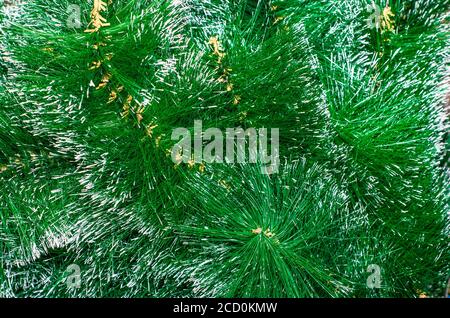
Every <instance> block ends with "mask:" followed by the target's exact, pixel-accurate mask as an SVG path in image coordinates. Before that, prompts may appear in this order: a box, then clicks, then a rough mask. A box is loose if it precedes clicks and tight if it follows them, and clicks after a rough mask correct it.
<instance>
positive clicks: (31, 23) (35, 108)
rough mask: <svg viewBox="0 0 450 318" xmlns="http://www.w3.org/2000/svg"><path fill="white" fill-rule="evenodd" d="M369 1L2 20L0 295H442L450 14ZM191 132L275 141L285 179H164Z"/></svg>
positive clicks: (216, 169)
mask: <svg viewBox="0 0 450 318" xmlns="http://www.w3.org/2000/svg"><path fill="white" fill-rule="evenodd" d="M370 3H372V1H364V0H326V1H325V0H316V1H310V0H278V1H277V0H274V1H262V0H260V1H257V0H227V1H224V0H204V1H203V0H186V1H185V0H183V1H175V0H173V1H163V0H127V1H125V0H113V1H112V3H111V4H110V5H108V10H107V11H106V12H104V13H103V16H104V17H105V18H106V19H107V21H108V22H109V23H110V24H111V25H110V26H109V27H104V28H101V30H100V31H99V32H97V33H92V34H91V33H86V32H84V30H85V29H86V28H87V26H88V23H89V21H90V16H89V14H90V11H91V8H92V1H81V0H71V1H63V0H36V1H32V3H25V4H23V5H22V6H20V10H22V11H20V14H18V15H16V16H11V15H6V14H5V12H7V11H8V12H10V11H11V9H14V8H11V7H10V8H3V11H2V13H1V18H0V19H1V20H0V21H1V22H0V23H1V24H0V34H1V37H0V53H1V54H2V56H1V59H0V63H1V64H0V75H1V76H0V84H1V85H0V189H1V191H0V223H1V226H0V251H1V253H0V296H3V297H43V296H47V297H69V296H79V297H86V296H90V297H106V296H113V297H125V296H126V297H169V296H171V297H188V296H191V297H192V296H194V297H230V296H234V297H244V296H246V297H248V296H252V297H392V296H397V297H418V296H419V295H421V294H422V293H426V294H427V295H431V296H433V295H434V296H436V295H439V296H440V295H443V293H444V287H445V284H446V279H447V277H448V275H449V273H450V262H449V261H450V247H449V233H450V223H449V194H450V193H449V183H448V181H449V180H448V171H447V170H446V169H445V168H444V163H445V159H444V158H445V153H444V152H445V132H446V130H447V127H448V123H446V122H445V112H444V110H443V105H444V100H445V98H444V96H445V93H446V89H447V88H448V86H447V87H446V86H445V85H444V84H443V83H444V79H445V75H446V70H448V61H449V59H448V58H449V47H450V46H449V44H450V43H449V42H450V39H449V33H448V32H449V31H448V27H447V26H448V20H447V21H446V20H445V15H446V13H448V12H449V10H450V3H449V1H448V0H418V1H405V0H396V1H389V2H388V3H387V1H375V3H376V4H377V5H379V6H380V8H381V10H383V9H384V8H385V6H386V5H388V6H389V8H390V9H391V11H392V13H393V16H392V17H391V18H392V23H393V25H394V28H393V29H391V30H389V29H387V28H386V26H385V25H382V26H381V27H380V28H371V27H370V26H369V25H368V23H367V21H368V20H369V21H370V20H371V19H372V18H373V17H374V16H373V14H374V11H370V10H368V8H367V6H368V5H369V4H370ZM73 4H76V5H79V6H80V13H81V24H82V28H80V29H76V28H70V27H68V25H67V19H68V17H69V13H68V7H69V6H70V5H73ZM381 13H382V12H381ZM447 15H448V14H447ZM377 17H378V16H377ZM213 37H216V38H217V39H218V41H219V42H220V46H221V48H220V52H221V53H224V56H223V58H222V59H221V60H220V62H219V61H218V56H217V54H214V50H213V46H212V45H211V44H210V41H211V38H213ZM95 45H96V46H95ZM94 61H102V64H101V66H100V67H99V68H95V69H90V66H92V62H94ZM106 74H110V76H108V77H107V78H108V83H106V85H105V87H103V88H100V89H96V87H97V86H98V85H99V83H101V81H102V79H104V78H105V77H104V76H105V75H106ZM224 74H225V77H224ZM224 78H225V79H226V80H227V81H228V83H232V84H233V87H232V89H231V90H227V84H226V83H224V82H223V81H221V79H224ZM113 91H114V92H117V98H116V99H115V100H114V101H112V102H110V103H108V100H109V98H110V96H111V95H110V94H111V93H112V92H113ZM128 96H132V97H133V101H132V102H131V103H129V104H130V108H129V109H128V110H127V107H125V109H124V104H125V105H126V104H127V98H128ZM136 103H139V105H142V108H141V107H138V106H136V105H138V104H136ZM194 120H203V125H204V128H207V127H218V128H221V129H224V128H226V127H239V126H240V127H243V128H248V127H256V128H259V127H267V128H272V127H275V128H279V129H280V146H281V156H282V159H281V162H282V166H281V168H280V172H279V173H278V174H274V175H270V176H268V175H263V174H261V172H260V169H259V167H258V166H257V165H254V164H253V165H252V164H244V165H219V164H206V166H205V167H204V171H203V172H202V171H201V170H202V169H201V166H199V165H195V167H194V168H189V166H188V165H185V164H182V165H180V166H178V167H174V164H173V162H172V161H171V160H170V157H168V156H167V153H166V152H167V149H170V147H171V146H172V144H173V141H171V140H170V135H171V132H172V129H174V128H176V127H187V128H190V129H191V128H192V126H193V122H194ZM155 125H157V127H154V126H155ZM152 127H154V128H152ZM147 128H149V129H151V136H149V131H148V129H147ZM257 228H262V229H263V231H265V230H266V229H270V232H271V233H272V234H273V236H270V235H269V236H268V235H265V234H264V232H262V233H260V234H255V233H253V232H252V230H254V229H257ZM71 264H77V265H78V266H79V267H80V268H81V286H80V288H78V289H74V288H69V287H68V286H67V284H66V278H67V276H68V275H69V274H70V273H69V272H67V271H66V269H67V267H68V266H69V265H71ZM370 264H377V265H378V266H380V268H381V280H382V283H381V288H380V289H370V288H368V287H367V284H366V281H367V278H368V277H369V275H370V273H368V272H367V268H368V266H369V265H370Z"/></svg>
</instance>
